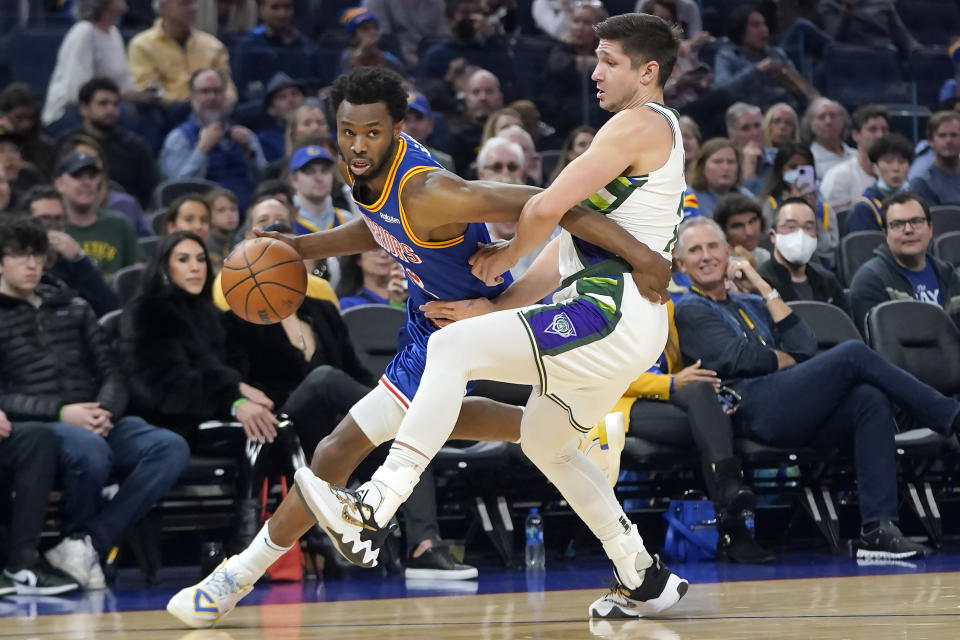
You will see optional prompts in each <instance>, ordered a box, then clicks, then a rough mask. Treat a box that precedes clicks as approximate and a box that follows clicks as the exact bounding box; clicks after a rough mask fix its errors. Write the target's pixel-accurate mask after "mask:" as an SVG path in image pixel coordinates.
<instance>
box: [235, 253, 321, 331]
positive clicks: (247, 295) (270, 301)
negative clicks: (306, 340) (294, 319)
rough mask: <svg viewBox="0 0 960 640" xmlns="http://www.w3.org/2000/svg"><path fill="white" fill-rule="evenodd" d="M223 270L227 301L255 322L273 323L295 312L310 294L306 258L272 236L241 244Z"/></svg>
mask: <svg viewBox="0 0 960 640" xmlns="http://www.w3.org/2000/svg"><path fill="white" fill-rule="evenodd" d="M220 273H221V276H220V278H221V280H220V287H221V289H222V290H223V297H224V298H225V299H226V301H227V304H228V305H230V308H231V309H232V310H233V312H234V313H235V314H237V315H238V316H240V317H241V318H243V319H244V320H246V321H248V322H253V323H254V324H273V323H275V322H280V321H281V320H283V319H284V318H286V317H287V316H290V315H292V314H293V313H294V312H295V311H296V310H297V309H298V308H300V304H301V303H302V302H303V296H304V295H306V293H307V269H306V267H305V266H304V265H303V259H302V258H301V257H300V256H299V255H298V254H297V252H296V251H294V250H293V248H292V247H291V246H290V245H288V244H286V243H285V242H281V241H279V240H274V239H272V238H254V239H252V240H245V241H244V242H241V243H240V244H238V245H237V246H236V247H234V249H233V251H231V252H230V255H229V256H227V259H226V260H224V261H223V270H222V271H221V272H220Z"/></svg>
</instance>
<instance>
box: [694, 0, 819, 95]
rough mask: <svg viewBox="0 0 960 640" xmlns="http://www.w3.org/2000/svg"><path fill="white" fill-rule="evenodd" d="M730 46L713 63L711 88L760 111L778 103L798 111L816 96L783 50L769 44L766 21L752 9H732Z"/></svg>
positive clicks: (718, 53) (729, 23)
mask: <svg viewBox="0 0 960 640" xmlns="http://www.w3.org/2000/svg"><path fill="white" fill-rule="evenodd" d="M726 29H727V37H728V38H729V39H730V44H728V45H725V46H723V47H721V48H720V51H718V52H717V57H716V59H715V60H714V63H713V71H714V77H713V81H714V84H715V85H716V87H717V88H718V89H725V90H727V91H729V92H730V93H732V94H733V95H736V96H738V97H740V98H741V99H743V100H746V101H748V102H749V103H750V104H755V105H759V106H760V107H761V108H766V107H769V106H771V105H773V104H775V103H777V102H786V103H788V104H790V105H791V106H794V107H799V106H800V105H802V104H803V103H805V102H806V101H807V100H809V99H811V98H812V97H813V96H814V95H816V90H815V89H813V88H812V87H810V85H808V84H807V82H806V81H805V80H804V79H803V76H801V75H800V74H799V73H798V72H797V70H796V69H795V68H794V66H793V63H792V62H790V60H789V59H788V58H787V54H786V53H785V52H784V51H783V49H781V48H779V47H775V46H773V45H771V44H770V31H769V29H768V28H767V21H766V18H764V17H763V14H762V13H760V11H759V10H758V9H757V8H756V7H754V6H751V5H742V6H739V7H737V8H736V9H734V10H733V11H732V12H731V13H730V17H729V18H728V19H727V25H726Z"/></svg>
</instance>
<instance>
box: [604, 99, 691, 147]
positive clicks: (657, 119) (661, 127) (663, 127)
mask: <svg viewBox="0 0 960 640" xmlns="http://www.w3.org/2000/svg"><path fill="white" fill-rule="evenodd" d="M672 132H673V123H672V121H671V120H670V119H669V117H667V116H666V114H665V113H663V112H662V111H661V110H659V109H655V108H653V107H650V106H648V105H641V106H638V107H631V108H629V109H624V110H623V111H619V112H617V113H616V114H614V116H613V117H612V118H610V120H608V121H607V123H606V124H605V125H603V127H601V130H600V132H599V133H598V135H601V134H603V135H605V136H610V137H612V138H613V139H617V140H620V141H621V142H622V140H623V139H624V137H625V136H638V135H642V136H651V135H653V136H657V135H669V136H672Z"/></svg>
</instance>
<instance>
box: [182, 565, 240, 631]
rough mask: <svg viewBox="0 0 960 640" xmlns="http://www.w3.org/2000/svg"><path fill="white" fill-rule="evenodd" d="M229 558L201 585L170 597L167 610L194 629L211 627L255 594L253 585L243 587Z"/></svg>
mask: <svg viewBox="0 0 960 640" xmlns="http://www.w3.org/2000/svg"><path fill="white" fill-rule="evenodd" d="M228 562H230V559H227V560H224V561H223V562H221V563H220V566H218V567H217V568H216V569H214V570H213V573H211V574H210V575H209V576H207V577H206V578H204V579H203V580H202V581H201V582H200V583H199V584H195V585H193V586H192V587H187V588H186V589H181V590H180V592H179V593H177V595H175V596H173V597H172V598H170V602H168V603H167V611H169V612H170V614H171V615H172V616H173V617H175V618H177V619H178V620H180V621H181V622H183V623H184V624H185V625H187V626H188V627H193V628H194V629H205V628H207V627H212V626H213V625H215V624H216V623H217V622H219V621H220V620H221V619H222V618H223V617H224V616H225V615H227V614H228V613H230V612H231V611H233V608H234V607H236V606H237V603H238V602H240V600H241V599H243V597H244V596H246V595H247V594H248V593H250V592H251V591H253V585H252V584H240V582H239V581H238V580H237V576H236V574H235V573H234V572H233V571H231V570H230V569H229V568H228V567H227V563H228Z"/></svg>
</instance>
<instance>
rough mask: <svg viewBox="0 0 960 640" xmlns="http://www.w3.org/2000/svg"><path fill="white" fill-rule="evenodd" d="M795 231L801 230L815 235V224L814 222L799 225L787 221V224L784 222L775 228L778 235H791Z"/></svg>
mask: <svg viewBox="0 0 960 640" xmlns="http://www.w3.org/2000/svg"><path fill="white" fill-rule="evenodd" d="M797 229H803V230H804V231H806V232H807V233H816V232H817V223H816V222H804V223H803V224H799V223H797V222H794V221H792V220H791V221H789V222H784V223H783V224H781V225H780V226H779V227H777V231H778V232H779V233H783V234H787V233H793V232H794V231H796V230H797Z"/></svg>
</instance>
